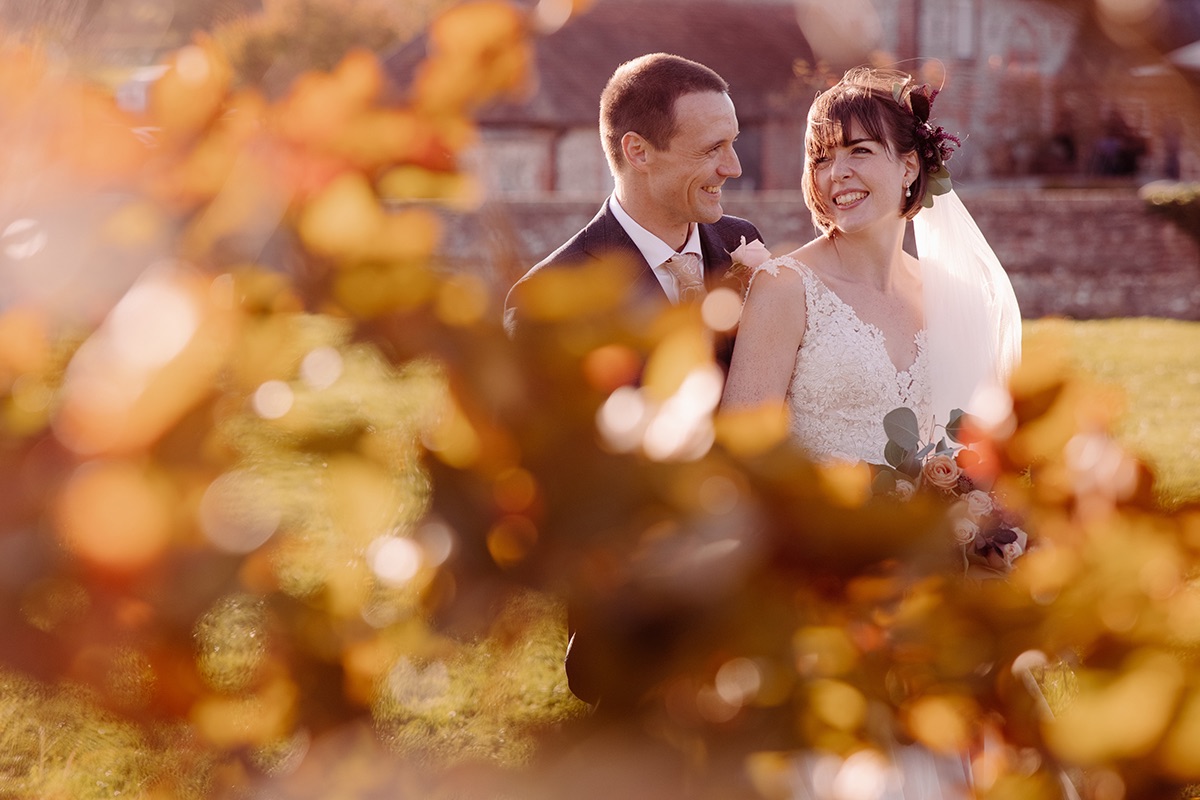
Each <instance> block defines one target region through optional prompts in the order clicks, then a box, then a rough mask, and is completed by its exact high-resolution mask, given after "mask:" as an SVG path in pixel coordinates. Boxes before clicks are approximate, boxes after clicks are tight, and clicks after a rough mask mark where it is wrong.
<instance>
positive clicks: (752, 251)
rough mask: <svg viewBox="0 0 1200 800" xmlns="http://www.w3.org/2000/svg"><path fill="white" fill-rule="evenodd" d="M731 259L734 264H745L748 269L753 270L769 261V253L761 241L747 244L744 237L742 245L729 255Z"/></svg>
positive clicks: (756, 240)
mask: <svg viewBox="0 0 1200 800" xmlns="http://www.w3.org/2000/svg"><path fill="white" fill-rule="evenodd" d="M729 257H730V258H732V259H733V263H734V264H745V265H746V266H747V267H749V268H750V269H754V268H755V267H757V266H758V265H760V264H762V263H764V262H766V261H768V260H770V258H771V251H770V250H768V249H767V246H766V245H765V244H763V243H762V241H761V240H759V239H755V240H754V241H753V242H749V243H748V242H747V241H746V237H745V236H743V237H742V243H741V244H740V245H738V246H737V248H736V249H735V250H734V251H733V252H732V253H730V254H729Z"/></svg>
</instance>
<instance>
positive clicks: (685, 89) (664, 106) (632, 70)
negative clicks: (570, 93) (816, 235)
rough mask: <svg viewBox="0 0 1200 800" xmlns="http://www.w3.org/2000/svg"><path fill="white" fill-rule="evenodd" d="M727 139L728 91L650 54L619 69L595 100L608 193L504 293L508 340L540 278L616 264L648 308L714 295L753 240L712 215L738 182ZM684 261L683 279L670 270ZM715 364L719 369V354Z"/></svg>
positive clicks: (740, 225) (733, 222)
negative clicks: (603, 262) (729, 185)
mask: <svg viewBox="0 0 1200 800" xmlns="http://www.w3.org/2000/svg"><path fill="white" fill-rule="evenodd" d="M737 135H738V121H737V116H736V114H735V113H734V108H733V101H732V100H730V99H729V85H728V84H727V83H726V82H725V80H724V79H723V78H721V76H720V75H718V74H717V73H716V72H714V71H713V70H711V69H709V68H708V67H706V66H704V65H703V64H698V63H696V62H695V61H689V60H688V59H686V58H681V57H679V56H675V55H669V54H666V53H652V54H650V55H645V56H640V57H639V58H635V59H633V60H632V61H628V62H626V63H624V64H622V65H621V66H619V67H618V68H617V70H616V72H614V73H613V75H612V77H611V78H609V81H608V84H607V85H606V86H605V87H604V92H603V93H602V94H601V96H600V138H601V143H602V144H603V146H604V153H605V157H606V158H607V160H608V167H609V170H610V171H611V172H612V176H613V183H614V185H615V187H616V188H615V190H614V191H613V193H612V195H611V196H609V198H608V199H607V200H606V201H605V202H604V205H603V206H602V207H601V208H600V211H599V212H598V213H597V214H596V216H595V218H594V219H592V221H591V222H589V223H588V224H587V225H586V226H585V227H584V228H583V230H581V231H579V232H578V233H576V234H575V235H574V236H572V237H571V238H570V239H569V240H568V241H567V242H566V243H565V244H563V245H562V246H561V247H559V248H558V249H557V250H555V251H554V252H553V253H551V254H550V255H549V256H547V257H546V258H545V259H544V260H543V261H542V262H541V263H539V264H538V265H537V266H535V267H534V268H533V269H531V270H529V272H527V273H526V274H525V276H524V277H522V278H521V279H520V280H519V281H517V283H516V284H515V285H514V286H513V287H512V289H511V290H510V291H509V293H508V297H507V299H506V300H505V303H504V325H505V329H506V330H507V331H508V333H509V335H510V336H511V335H513V334H514V333H515V332H516V330H517V329H518V328H519V326H520V321H521V316H522V311H521V306H522V302H523V296H522V295H523V293H524V291H525V289H526V285H527V283H528V282H529V281H530V280H531V279H533V278H534V276H536V275H538V274H539V273H540V272H542V271H543V270H550V269H571V268H572V267H577V266H581V265H584V264H588V263H591V262H595V261H597V260H600V259H604V258H612V257H614V256H624V257H625V258H626V259H627V260H628V261H629V262H630V263H631V264H633V265H634V268H635V278H634V285H635V291H636V293H637V295H638V296H639V297H642V298H645V299H649V300H652V301H657V302H671V303H678V302H681V300H682V301H687V300H690V299H693V298H695V297H698V296H700V295H702V294H703V293H704V291H706V290H707V289H712V288H714V287H716V286H717V285H719V284H720V283H721V280H722V278H723V277H724V276H725V272H726V270H727V269H728V268H729V266H730V257H729V253H730V252H732V251H733V250H734V249H736V248H737V247H738V245H739V244H740V243H741V239H742V237H743V236H744V237H745V238H746V241H748V242H749V241H753V240H755V239H760V238H761V236H760V235H759V233H758V229H757V228H755V227H754V226H753V225H752V224H750V223H749V222H747V221H746V220H744V219H739V218H738V217H733V216H729V215H726V214H725V213H724V210H723V209H722V208H721V187H722V186H723V185H724V183H725V181H726V180H728V179H730V178H736V177H738V176H739V175H741V174H742V167H741V164H740V163H739V162H738V157H737V153H735V152H734V149H733V143H734V140H735V139H736V138H737ZM689 254H690V255H691V256H694V257H695V259H696V260H693V261H691V265H692V266H691V269H692V270H693V273H692V275H691V276H689V275H688V267H687V266H684V267H682V268H679V267H676V264H679V263H684V264H686V262H687V257H688V255H689ZM681 256H682V257H681ZM668 262H670V263H668ZM718 357H719V358H720V359H721V360H722V361H725V362H726V363H727V357H728V353H718Z"/></svg>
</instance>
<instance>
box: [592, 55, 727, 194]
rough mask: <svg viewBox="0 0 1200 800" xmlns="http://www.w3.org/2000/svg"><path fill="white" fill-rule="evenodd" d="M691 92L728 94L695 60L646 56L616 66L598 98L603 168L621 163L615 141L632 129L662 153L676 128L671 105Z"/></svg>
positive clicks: (715, 76) (718, 79)
mask: <svg viewBox="0 0 1200 800" xmlns="http://www.w3.org/2000/svg"><path fill="white" fill-rule="evenodd" d="M693 92H721V93H725V94H727V93H728V92H729V84H728V83H726V82H725V79H724V78H722V77H721V76H720V75H718V74H717V73H716V72H714V71H713V70H711V69H709V68H708V67H706V66H704V65H703V64H700V63H698V62H696V61H690V60H688V59H686V58H683V57H681V56H676V55H671V54H669V53H650V54H649V55H644V56H639V57H637V58H635V59H633V60H631V61H626V62H625V63H624V64H622V65H621V66H619V67H617V69H616V71H615V72H614V73H613V74H612V77H611V78H609V79H608V85H606V86H605V87H604V91H603V92H602V93H601V95H600V139H601V141H602V142H603V144H604V154H605V156H606V157H607V158H608V165H609V168H610V169H612V171H613V174H614V175H615V174H616V172H617V169H618V167H619V166H620V164H621V159H622V151H621V138H622V137H623V136H624V135H625V134H626V133H628V132H629V131H633V132H634V133H637V134H639V135H640V136H641V137H642V138H643V139H645V140H646V141H647V142H649V143H650V144H651V145H652V146H653V147H654V148H655V149H657V150H665V149H666V148H667V147H668V146H669V145H670V143H671V138H672V137H673V136H674V135H675V133H676V131H677V130H678V127H679V126H678V120H676V119H675V101H676V100H678V99H679V98H680V97H681V96H683V95H685V94H692V93H693Z"/></svg>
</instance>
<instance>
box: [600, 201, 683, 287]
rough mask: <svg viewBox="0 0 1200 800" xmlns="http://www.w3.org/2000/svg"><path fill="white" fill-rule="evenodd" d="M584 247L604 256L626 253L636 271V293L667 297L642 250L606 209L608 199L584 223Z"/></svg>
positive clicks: (634, 277) (633, 282) (634, 280)
mask: <svg viewBox="0 0 1200 800" xmlns="http://www.w3.org/2000/svg"><path fill="white" fill-rule="evenodd" d="M584 250H585V251H586V252H587V254H588V255H589V256H591V257H593V258H604V257H605V256H607V255H611V254H612V253H614V252H622V253H626V254H627V255H628V256H629V258H630V259H632V263H633V264H634V266H635V269H636V274H635V275H634V276H633V280H632V281H631V284H632V285H633V286H636V287H637V293H638V294H649V295H650V296H653V297H661V298H663V299H666V296H667V294H666V292H664V291H663V288H662V284H660V283H659V282H658V278H656V277H655V276H654V270H653V269H651V267H650V265H649V264H648V263H647V262H646V257H645V256H643V255H642V251H641V250H639V249H638V247H637V245H636V244H634V243H633V239H630V238H629V234H628V233H626V232H625V229H624V228H622V227H621V223H620V222H617V218H616V217H614V216H613V215H612V213H611V212H610V211H609V210H608V201H607V200H606V201H605V202H604V207H603V208H602V209H600V213H599V214H597V215H596V217H595V219H593V220H592V221H591V222H590V223H588V226H587V236H586V239H585V240H584Z"/></svg>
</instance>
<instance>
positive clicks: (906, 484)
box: [892, 479, 917, 500]
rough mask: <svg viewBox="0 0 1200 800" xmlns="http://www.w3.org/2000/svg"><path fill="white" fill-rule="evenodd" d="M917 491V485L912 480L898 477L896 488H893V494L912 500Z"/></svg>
mask: <svg viewBox="0 0 1200 800" xmlns="http://www.w3.org/2000/svg"><path fill="white" fill-rule="evenodd" d="M916 491H917V487H916V486H915V485H914V484H913V483H912V481H906V480H903V479H897V480H896V488H895V489H893V490H892V494H894V495H896V497H899V498H900V499H901V500H911V499H912V496H913V495H914V494H916Z"/></svg>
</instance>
